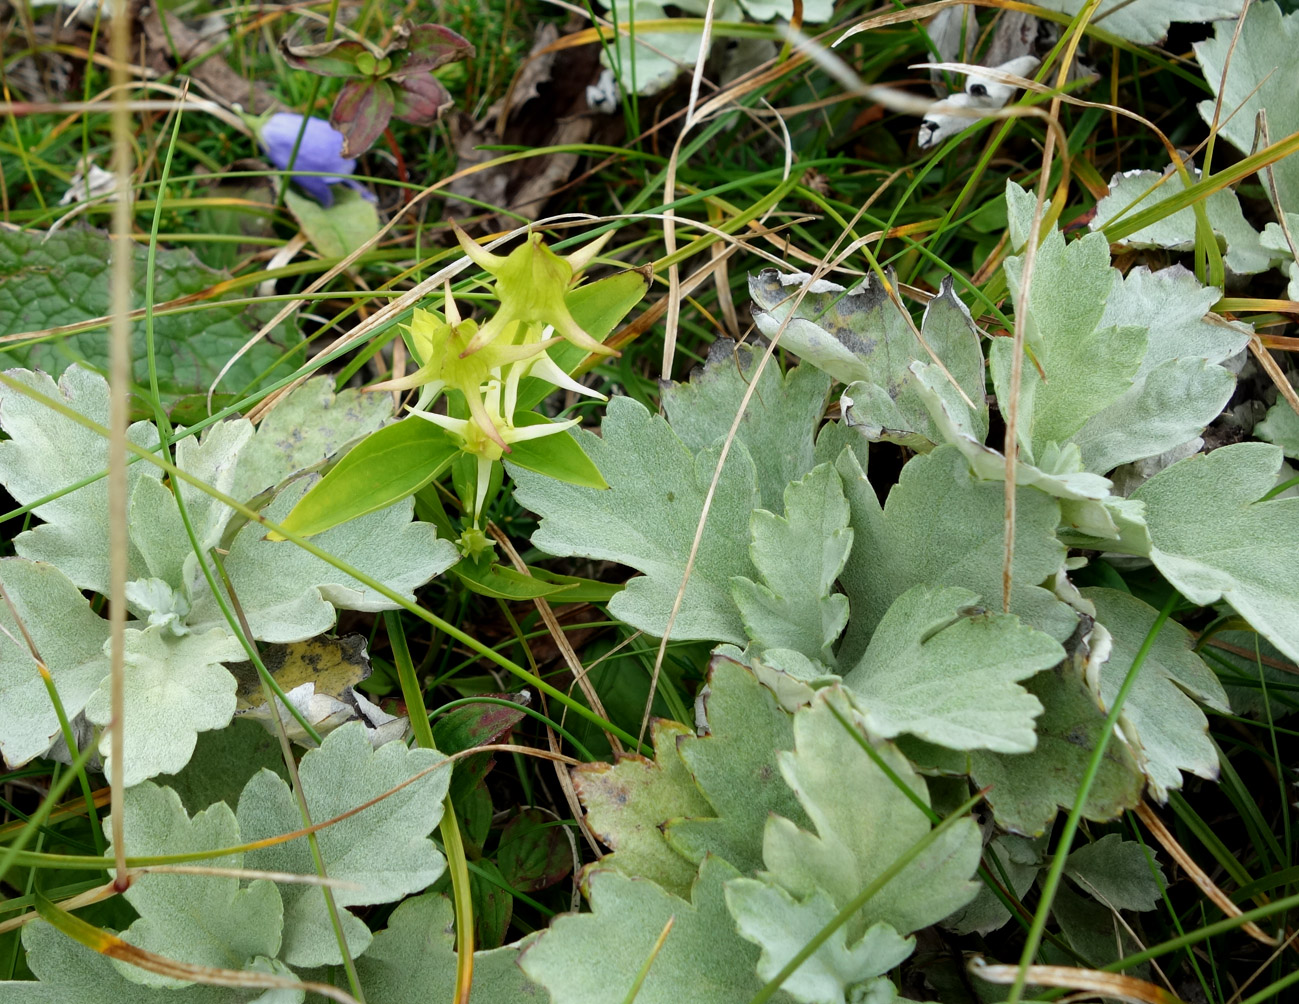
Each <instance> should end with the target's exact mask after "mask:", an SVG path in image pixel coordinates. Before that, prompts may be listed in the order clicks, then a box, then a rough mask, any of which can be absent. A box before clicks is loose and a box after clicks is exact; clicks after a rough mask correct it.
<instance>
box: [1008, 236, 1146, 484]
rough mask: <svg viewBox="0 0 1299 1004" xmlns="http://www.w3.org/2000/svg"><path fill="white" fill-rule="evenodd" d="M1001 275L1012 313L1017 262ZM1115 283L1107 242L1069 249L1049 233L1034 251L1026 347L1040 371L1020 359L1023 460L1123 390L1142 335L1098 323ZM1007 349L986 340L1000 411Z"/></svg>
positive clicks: (1033, 458) (1017, 290)
mask: <svg viewBox="0 0 1299 1004" xmlns="http://www.w3.org/2000/svg"><path fill="white" fill-rule="evenodd" d="M1005 267H1006V278H1007V281H1008V282H1009V284H1010V289H1011V293H1012V295H1013V296H1014V298H1015V302H1016V305H1017V308H1016V309H1020V308H1019V306H1018V305H1020V304H1022V303H1023V302H1024V300H1025V295H1024V292H1023V290H1022V289H1021V270H1022V269H1023V259H1022V258H1010V259H1007V261H1006V266H1005ZM1117 279H1118V272H1117V271H1115V270H1114V269H1111V268H1110V254H1109V244H1108V243H1107V242H1106V240H1105V237H1104V236H1103V235H1101V234H1088V235H1087V236H1085V237H1083V238H1081V239H1080V240H1077V241H1074V242H1073V243H1071V244H1067V245H1066V244H1065V241H1064V235H1063V234H1061V233H1060V231H1059V230H1052V231H1051V232H1050V233H1048V234H1047V235H1046V238H1045V239H1044V240H1043V241H1042V244H1041V246H1040V247H1039V248H1038V252H1037V257H1036V259H1035V264H1034V267H1033V279H1032V283H1033V284H1032V288H1031V290H1030V291H1029V295H1028V296H1027V300H1028V303H1027V309H1028V316H1027V319H1026V321H1025V326H1026V334H1027V342H1026V344H1027V347H1028V348H1029V349H1031V350H1032V352H1033V355H1034V358H1035V359H1036V360H1037V363H1038V364H1039V365H1040V366H1041V367H1042V370H1043V371H1044V372H1045V374H1046V379H1045V380H1043V378H1042V377H1041V376H1040V375H1039V373H1038V369H1037V366H1035V365H1033V364H1032V363H1031V362H1028V361H1026V363H1025V365H1024V367H1023V382H1022V383H1021V385H1020V393H1019V424H1018V431H1019V440H1020V443H1021V444H1022V446H1023V448H1024V450H1025V451H1026V453H1027V456H1026V457H1025V459H1026V460H1028V461H1029V462H1032V463H1039V462H1040V461H1041V459H1042V457H1043V456H1044V455H1045V453H1046V450H1047V448H1048V446H1049V445H1050V444H1053V443H1056V444H1060V443H1064V442H1065V441H1067V440H1068V439H1069V437H1071V436H1072V435H1073V434H1074V433H1076V432H1077V431H1078V430H1079V429H1080V428H1082V426H1083V425H1084V423H1086V421H1087V419H1089V418H1091V416H1093V415H1095V414H1096V413H1097V412H1099V411H1101V410H1102V409H1103V408H1106V407H1108V406H1109V405H1111V404H1113V403H1114V401H1115V400H1117V399H1118V398H1119V397H1120V396H1121V395H1122V394H1123V393H1124V391H1126V390H1127V389H1128V388H1129V387H1130V386H1132V383H1133V379H1134V377H1135V375H1136V372H1137V369H1138V367H1139V366H1140V365H1141V360H1142V358H1143V357H1144V355H1145V350H1146V335H1145V332H1144V331H1142V330H1141V329H1140V328H1139V327H1137V326H1135V325H1130V324H1129V325H1124V326H1118V325H1115V324H1113V323H1111V324H1107V325H1104V326H1102V317H1103V314H1104V311H1105V303H1106V300H1108V299H1109V296H1110V292H1111V290H1112V289H1113V286H1114V285H1115V282H1116V280H1117ZM1013 357H1014V346H1013V344H1012V341H1011V339H1009V338H996V339H993V342H992V348H991V349H990V351H989V363H990V369H991V371H992V382H993V386H994V388H995V389H996V392H997V398H998V400H999V401H1001V402H1002V406H1003V408H1004V407H1005V402H1006V401H1007V400H1008V398H1009V389H1008V388H1009V382H1010V372H1011V367H1012V361H1013Z"/></svg>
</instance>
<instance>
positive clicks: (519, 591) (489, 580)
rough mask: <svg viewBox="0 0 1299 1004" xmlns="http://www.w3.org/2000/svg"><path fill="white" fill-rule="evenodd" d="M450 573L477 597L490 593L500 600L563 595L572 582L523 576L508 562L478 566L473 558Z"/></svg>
mask: <svg viewBox="0 0 1299 1004" xmlns="http://www.w3.org/2000/svg"><path fill="white" fill-rule="evenodd" d="M451 574H452V575H454V576H455V577H456V578H457V579H459V580H460V581H461V582H462V583H464V586H465V588H466V589H468V590H469V591H470V592H474V593H477V594H478V595H479V596H490V597H492V598H493V599H501V600H531V599H536V598H537V597H538V596H556V595H560V594H566V593H567V591H568V590H570V589H572V588H573V585H570V584H566V583H559V582H550V581H548V580H546V579H542V578H538V577H537V576H535V575H524V574H523V573H522V572H519V571H516V570H515V569H514V568H512V567H511V566H509V565H502V564H501V563H500V562H498V561H493V562H489V563H487V564H486V565H479V564H478V563H477V562H474V561H461V562H458V563H457V564H455V565H453V566H452V568H451ZM566 601H567V596H566V595H565V596H561V599H560V602H561V603H562V602H566Z"/></svg>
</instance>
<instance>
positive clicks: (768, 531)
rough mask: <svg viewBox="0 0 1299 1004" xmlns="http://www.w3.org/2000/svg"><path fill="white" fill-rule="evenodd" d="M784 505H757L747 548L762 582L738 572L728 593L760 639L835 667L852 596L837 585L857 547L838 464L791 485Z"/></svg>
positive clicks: (761, 642) (823, 467)
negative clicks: (779, 511) (776, 508)
mask: <svg viewBox="0 0 1299 1004" xmlns="http://www.w3.org/2000/svg"><path fill="white" fill-rule="evenodd" d="M784 511H785V515H784V516H783V517H782V516H777V515H774V514H773V513H770V512H767V511H766V510H765V509H758V510H755V511H754V513H753V517H752V519H751V523H750V532H751V534H752V537H753V541H752V543H751V544H750V546H749V554H750V556H751V557H752V558H753V564H754V567H756V568H757V569H758V573H759V574H760V575H761V576H762V583H761V584H759V583H756V582H753V581H751V580H749V579H745V578H739V577H737V578H736V579H735V580H734V581H733V582H732V583H731V595H732V596H733V597H734V598H735V605H736V606H737V607H739V608H740V616H741V617H743V618H744V626H745V629H746V630H747V631H748V633H749V637H750V638H752V639H753V641H754V642H755V643H756V644H757V645H758V646H760V647H761V648H779V649H793V650H795V651H797V652H801V653H802V654H803V655H805V656H807V657H808V658H809V659H815V660H818V661H819V662H821V663H823V664H824V665H826V666H834V665H835V659H834V651H833V646H834V643H835V641H836V640H837V639H838V637H839V635H840V633H841V632H842V631H843V629H844V625H845V624H847V623H848V598H847V597H846V596H844V595H843V594H841V593H836V592H835V591H834V585H835V580H836V579H838V577H839V573H840V572H841V571H842V570H843V566H844V562H845V561H847V560H848V552H849V551H850V550H851V549H852V530H851V529H850V528H849V527H848V503H847V501H846V500H845V499H844V497H843V485H842V483H841V482H840V480H839V475H838V474H836V473H835V470H834V468H833V467H832V466H830V465H829V464H822V465H821V466H819V467H816V468H814V469H813V470H812V472H811V473H809V474H808V475H807V476H806V477H805V478H804V479H803V480H802V481H795V482H794V483H793V484H791V485H790V486H789V487H788V488H786V489H785V506H784Z"/></svg>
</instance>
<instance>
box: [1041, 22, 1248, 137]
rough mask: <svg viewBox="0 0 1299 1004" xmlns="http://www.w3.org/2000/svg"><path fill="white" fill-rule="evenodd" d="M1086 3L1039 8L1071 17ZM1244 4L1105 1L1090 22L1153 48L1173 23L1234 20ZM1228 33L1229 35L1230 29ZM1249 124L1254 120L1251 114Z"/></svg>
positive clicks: (1121, 36) (1162, 38)
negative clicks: (1056, 11) (1231, 18)
mask: <svg viewBox="0 0 1299 1004" xmlns="http://www.w3.org/2000/svg"><path fill="white" fill-rule="evenodd" d="M1087 2H1088V0H1040V5H1041V6H1043V7H1046V8H1047V9H1049V10H1058V11H1061V12H1062V13H1065V14H1068V15H1069V16H1070V17H1072V16H1073V15H1075V14H1077V13H1078V12H1079V11H1081V10H1082V9H1083V8H1084V7H1085V6H1087ZM1243 5H1244V0H1104V2H1102V3H1101V5H1100V6H1099V7H1097V8H1096V10H1095V12H1094V13H1093V14H1092V17H1091V21H1090V22H1089V23H1090V24H1094V25H1096V27H1097V28H1101V29H1103V30H1105V31H1108V32H1111V33H1113V34H1115V35H1118V36H1119V37H1120V38H1126V39H1128V40H1129V41H1132V42H1140V43H1141V44H1143V45H1154V44H1155V43H1157V42H1162V41H1163V40H1164V37H1165V36H1166V35H1167V34H1168V27H1169V25H1170V24H1171V23H1172V22H1174V21H1178V22H1184V21H1192V22H1194V21H1213V20H1215V19H1219V18H1229V17H1235V16H1236V15H1237V14H1239V13H1240V9H1241V7H1242V6H1243ZM1219 30H1221V29H1219ZM1227 32H1228V34H1230V32H1231V28H1230V26H1228V28H1227ZM1232 107H1233V108H1234V107H1235V106H1234V105H1233V106H1232ZM1250 121H1253V116H1252V115H1251V116H1250Z"/></svg>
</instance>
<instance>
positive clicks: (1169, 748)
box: [1082, 589, 1230, 801]
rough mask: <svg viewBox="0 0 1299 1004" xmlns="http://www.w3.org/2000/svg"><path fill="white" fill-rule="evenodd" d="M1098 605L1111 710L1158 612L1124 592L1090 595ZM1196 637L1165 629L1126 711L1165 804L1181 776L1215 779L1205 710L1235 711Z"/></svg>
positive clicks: (1103, 689)
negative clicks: (1106, 635)
mask: <svg viewBox="0 0 1299 1004" xmlns="http://www.w3.org/2000/svg"><path fill="white" fill-rule="evenodd" d="M1082 594H1083V596H1084V597H1085V598H1086V599H1087V600H1088V601H1090V602H1091V603H1093V604H1095V606H1096V619H1097V621H1099V622H1100V623H1101V624H1103V625H1104V626H1105V628H1106V629H1107V630H1108V631H1109V632H1110V634H1111V635H1112V636H1113V648H1112V650H1111V651H1110V657H1109V661H1108V662H1106V663H1105V664H1104V665H1103V666H1101V668H1100V680H1099V689H1100V695H1101V700H1102V701H1103V702H1104V703H1105V705H1106V707H1108V706H1109V705H1110V702H1112V701H1113V700H1114V697H1115V695H1117V694H1118V692H1119V687H1120V686H1122V684H1123V679H1124V677H1125V676H1126V675H1127V672H1128V669H1129V668H1130V667H1131V666H1132V660H1133V659H1135V658H1136V655H1137V651H1138V650H1139V649H1140V648H1141V645H1142V644H1143V643H1144V642H1145V640H1146V635H1147V634H1149V632H1150V628H1151V627H1152V626H1153V625H1154V623H1155V618H1156V617H1157V616H1158V613H1159V612H1158V611H1157V610H1155V608H1154V607H1152V606H1150V605H1149V604H1147V603H1144V602H1142V601H1141V600H1139V599H1137V598H1136V597H1135V596H1133V595H1131V594H1130V593H1125V592H1122V591H1121V590H1117V589H1084V590H1082ZM1193 643H1194V639H1193V638H1192V637H1191V635H1190V633H1189V632H1188V631H1187V630H1186V629H1185V628H1184V627H1182V626H1181V625H1180V624H1178V623H1177V622H1176V621H1172V620H1169V621H1166V622H1165V623H1164V625H1163V627H1162V628H1161V629H1160V632H1159V636H1158V637H1157V638H1156V639H1155V642H1154V644H1153V645H1152V646H1151V648H1150V651H1149V652H1148V653H1147V654H1146V661H1145V662H1144V663H1143V664H1142V666H1141V671H1140V672H1139V673H1138V674H1137V678H1136V681H1135V682H1134V683H1133V684H1132V689H1131V690H1130V691H1129V692H1128V697H1127V700H1126V701H1125V702H1124V705H1123V718H1124V719H1125V722H1126V725H1127V727H1128V729H1129V736H1130V738H1131V739H1133V740H1134V741H1135V742H1134V745H1135V744H1137V743H1139V748H1140V750H1141V754H1142V755H1141V758H1140V759H1141V765H1142V767H1143V768H1144V769H1145V772H1146V775H1147V776H1148V777H1149V778H1150V786H1151V790H1152V791H1153V792H1154V795H1155V797H1156V798H1158V799H1159V800H1160V801H1166V800H1167V799H1168V792H1169V791H1171V790H1175V789H1177V788H1180V787H1181V786H1182V773H1181V772H1182V771H1184V770H1185V771H1189V772H1190V773H1192V774H1195V775H1196V776H1198V777H1204V778H1208V779H1210V780H1216V779H1217V777H1218V750H1217V747H1216V746H1215V745H1214V743H1213V742H1212V741H1211V740H1210V739H1209V723H1208V721H1207V720H1206V719H1205V717H1204V712H1203V711H1201V710H1200V708H1199V705H1198V704H1197V703H1196V702H1197V701H1198V702H1199V703H1200V704H1207V705H1208V706H1209V707H1211V708H1213V709H1214V710H1215V711H1222V712H1226V711H1229V710H1230V709H1229V707H1228V705H1227V695H1226V693H1225V692H1224V691H1223V689H1222V684H1221V683H1219V682H1218V678H1217V677H1216V676H1215V675H1214V674H1213V672H1212V671H1211V670H1210V669H1209V667H1208V666H1206V665H1205V664H1204V663H1203V662H1201V661H1200V657H1199V656H1198V655H1196V654H1195V653H1194V652H1193V651H1191V647H1192V645H1193Z"/></svg>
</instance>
